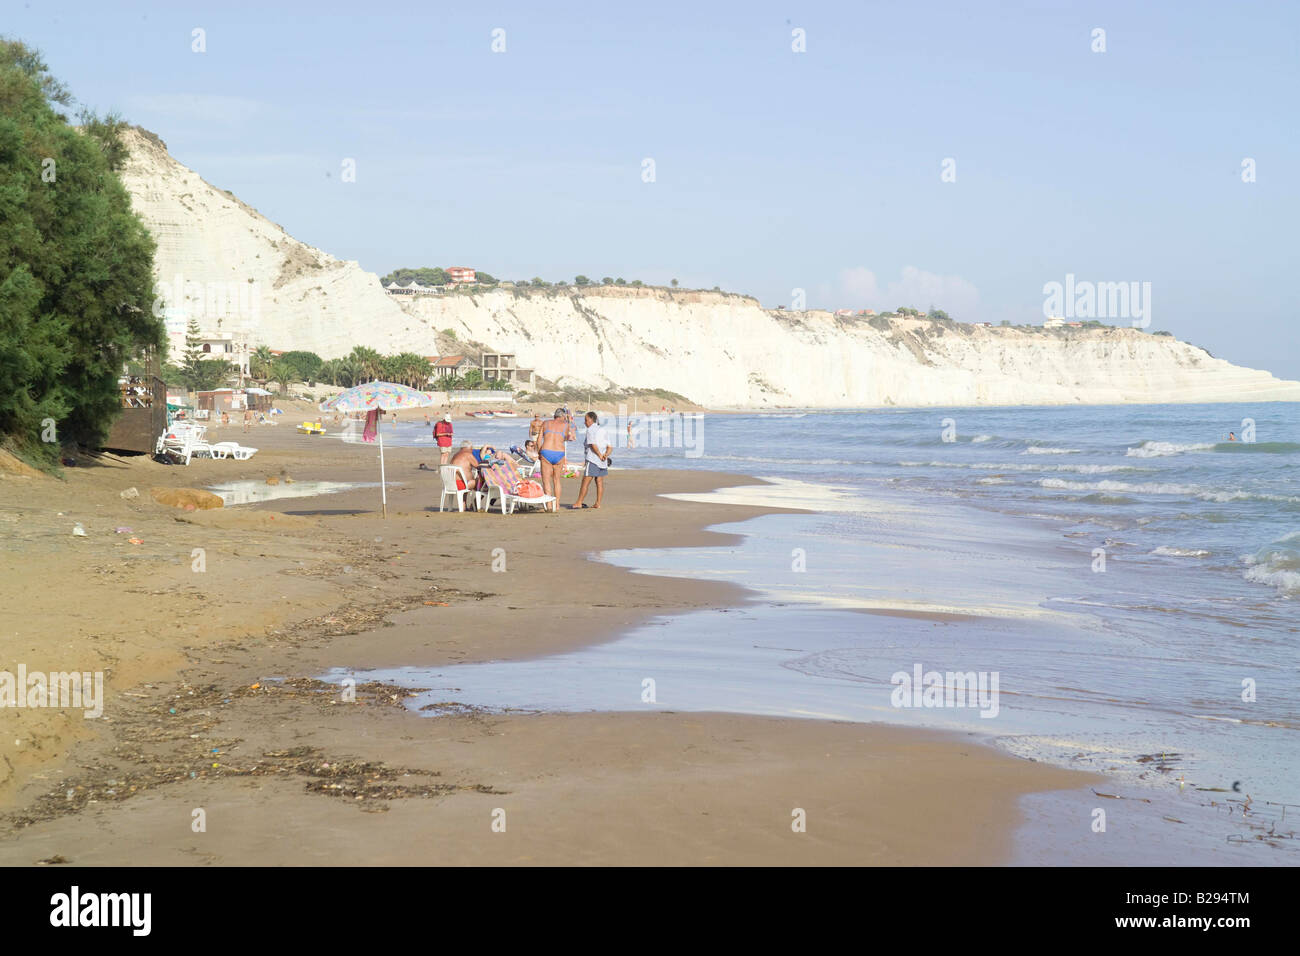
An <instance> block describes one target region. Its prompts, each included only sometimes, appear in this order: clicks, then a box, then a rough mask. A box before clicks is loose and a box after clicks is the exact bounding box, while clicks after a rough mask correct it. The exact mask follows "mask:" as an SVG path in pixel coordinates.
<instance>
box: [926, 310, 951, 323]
mask: <svg viewBox="0 0 1300 956" xmlns="http://www.w3.org/2000/svg"><path fill="white" fill-rule="evenodd" d="M926 318H930V319H938V320H939V321H941V322H942V321H946V320H947V318H948V313H947V312H945V311H943V309H931V310H930V314H929V315H928V316H926Z"/></svg>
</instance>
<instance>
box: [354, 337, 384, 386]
mask: <svg viewBox="0 0 1300 956" xmlns="http://www.w3.org/2000/svg"><path fill="white" fill-rule="evenodd" d="M349 357H350V358H352V359H354V360H355V361H356V363H357V364H358V365H360V366H361V374H362V381H366V382H373V381H375V380H376V379H378V378H379V373H380V370H381V369H382V368H383V365H384V357H383V356H382V355H380V354H379V353H378V352H376V351H375V350H374V349H372V348H367V347H366V346H364V345H357V346H354V347H353V349H352V352H351V354H350V355H349ZM352 384H353V385H358V384H360V383H359V382H353V383H352Z"/></svg>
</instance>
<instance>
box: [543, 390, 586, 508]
mask: <svg viewBox="0 0 1300 956" xmlns="http://www.w3.org/2000/svg"><path fill="white" fill-rule="evenodd" d="M540 434H541V436H542V439H541V442H540V443H539V444H538V446H537V453H538V454H539V455H541V457H542V490H543V491H544V492H545V493H546V494H548V495H554V496H555V500H556V501H557V502H558V501H559V500H560V479H561V478H562V477H563V476H564V443H565V442H570V441H576V440H577V438H578V435H577V433H576V432H574V430H573V423H572V422H570V421H569V420H568V419H567V418H566V417H565V414H564V409H563V408H557V409H556V410H555V417H554V418H552V419H551V420H550V421H549V422H544V423H543V424H542V428H541V433H540Z"/></svg>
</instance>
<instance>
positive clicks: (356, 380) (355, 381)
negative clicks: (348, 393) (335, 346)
mask: <svg viewBox="0 0 1300 956" xmlns="http://www.w3.org/2000/svg"><path fill="white" fill-rule="evenodd" d="M338 363H339V380H338V383H337V384H339V385H342V386H343V387H344V388H351V387H352V386H353V385H360V384H361V383H362V381H364V380H365V377H366V370H365V367H364V366H363V365H362V364H361V363H360V362H358V361H357V360H356V359H355V358H353V357H352V356H350V355H349V356H347V357H345V358H341V359H339V360H338Z"/></svg>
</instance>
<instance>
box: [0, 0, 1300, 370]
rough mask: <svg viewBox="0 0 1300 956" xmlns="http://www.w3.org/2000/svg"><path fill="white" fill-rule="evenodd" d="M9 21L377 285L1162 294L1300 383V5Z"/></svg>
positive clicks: (135, 118) (316, 12) (54, 61)
mask: <svg viewBox="0 0 1300 956" xmlns="http://www.w3.org/2000/svg"><path fill="white" fill-rule="evenodd" d="M110 6H111V8H110ZM195 28H202V29H203V30H204V31H206V47H207V49H206V52H204V53H195V52H193V51H192V49H191V47H192V31H193V30H194V29H195ZM498 28H499V29H502V30H504V31H505V51H504V52H501V53H494V52H492V42H493V37H492V31H493V30H494V29H498ZM1096 28H1101V29H1103V30H1105V44H1106V50H1105V52H1104V53H1098V52H1093V49H1092V47H1093V45H1094V39H1093V36H1092V31H1093V30H1094V29H1096ZM0 29H3V30H4V31H5V32H6V33H8V34H10V35H13V36H17V37H19V38H21V39H23V40H25V41H27V42H28V43H30V44H33V45H35V46H37V47H39V48H40V49H41V50H42V51H43V52H44V53H45V56H46V59H47V60H48V61H49V63H50V66H51V68H52V70H53V72H54V73H55V74H56V75H57V76H59V77H61V78H62V79H63V80H65V82H67V83H68V84H69V85H70V86H71V87H72V88H73V90H74V92H75V93H76V94H77V96H78V97H79V99H80V100H81V101H82V102H84V103H85V104H87V105H90V106H92V107H94V108H96V109H99V110H101V111H106V110H117V111H119V112H121V113H122V114H123V115H124V116H125V117H126V118H127V119H128V120H130V121H131V122H135V123H138V124H140V125H142V126H144V127H146V128H148V129H151V130H153V131H154V132H156V133H158V134H159V135H160V136H161V137H162V138H163V139H164V140H165V141H166V143H167V145H168V147H169V148H170V150H171V152H172V154H173V155H174V156H175V157H176V158H177V159H179V160H180V161H181V162H183V163H185V164H186V165H188V166H190V167H192V168H194V169H195V170H197V171H198V172H199V173H200V174H201V175H202V176H203V177H204V178H205V179H206V180H208V181H209V182H211V183H213V184H214V185H216V186H218V187H220V188H223V189H230V190H232V191H233V192H234V193H235V194H236V195H237V196H239V197H240V198H241V199H243V200H244V201H246V202H248V203H249V204H250V205H252V206H254V207H255V208H257V209H258V210H259V211H260V212H262V213H263V214H264V215H266V216H267V217H268V218H270V219H271V220H272V221H274V222H277V223H279V224H280V225H282V226H284V227H285V229H287V230H288V231H289V233H290V234H291V235H293V236H295V237H297V238H299V239H301V240H303V241H305V242H309V243H311V244H313V245H315V246H318V247H320V248H321V249H324V250H325V251H327V252H329V253H331V254H333V255H336V256H339V257H342V258H346V259H356V260H359V261H360V262H361V264H362V265H363V266H364V267H366V268H368V269H371V270H373V271H375V272H378V273H381V274H382V273H384V272H387V271H388V270H390V269H392V268H394V267H397V266H420V265H444V266H447V265H470V266H475V267H477V268H481V269H484V270H487V271H489V272H491V273H492V274H494V275H496V276H498V277H500V278H508V279H517V278H531V277H532V276H535V275H540V276H542V277H543V278H546V279H549V280H552V281H554V280H558V279H561V278H569V277H572V276H573V275H575V274H577V273H583V274H586V275H588V276H591V277H593V278H599V277H601V276H605V275H609V276H623V277H626V278H628V279H633V278H640V279H643V280H645V281H647V282H654V283H667V282H668V280H670V279H672V278H677V279H679V280H681V282H682V284H683V285H684V286H691V287H697V286H698V287H705V288H711V287H713V286H715V285H720V286H721V287H723V288H724V289H728V290H732V291H741V292H747V293H750V294H752V295H755V296H757V297H758V298H759V299H760V300H761V301H762V302H763V303H764V304H765V305H767V306H775V305H790V304H792V301H793V290H794V289H803V290H806V301H807V305H808V307H810V308H876V309H885V308H892V307H895V306H898V305H914V306H917V307H920V308H928V307H931V306H933V307H935V308H943V309H946V310H947V311H948V312H950V313H951V314H952V315H953V316H954V317H955V318H958V319H967V320H978V321H991V322H994V323H997V322H998V321H1001V320H1002V319H1009V320H1011V321H1013V322H1023V321H1041V320H1042V317H1043V302H1044V294H1043V286H1044V284H1045V283H1048V282H1053V281H1057V282H1063V281H1064V279H1065V276H1066V274H1067V273H1070V274H1073V275H1075V276H1076V279H1077V280H1081V281H1082V280H1088V281H1098V282H1118V281H1137V282H1150V283H1151V289H1152V293H1151V294H1152V303H1151V305H1152V322H1151V325H1150V328H1151V329H1152V330H1156V329H1165V330H1168V331H1170V332H1173V333H1174V334H1175V335H1177V336H1179V337H1180V338H1183V339H1186V340H1188V341H1191V342H1193V343H1195V344H1197V345H1202V346H1205V347H1206V348H1208V349H1209V350H1210V351H1211V352H1213V353H1214V354H1215V355H1217V356H1220V357H1223V358H1228V359H1230V360H1232V361H1234V362H1238V363H1240V364H1246V365H1252V366H1255V367H1260V368H1267V369H1269V370H1271V371H1273V372H1274V373H1276V374H1278V375H1282V376H1284V377H1288V378H1296V379H1300V333H1297V331H1296V323H1297V321H1298V320H1300V316H1298V310H1297V307H1296V299H1295V298H1294V297H1293V295H1294V291H1295V290H1291V289H1289V287H1288V286H1287V282H1289V281H1294V280H1295V278H1296V276H1297V275H1300V241H1298V240H1297V237H1296V229H1297V223H1300V187H1298V186H1297V183H1298V182H1300V148H1298V138H1300V133H1298V132H1297V127H1298V125H1300V124H1298V123H1297V117H1300V103H1298V102H1297V100H1298V98H1300V97H1298V93H1300V4H1295V3H1239V4H1223V3H1194V2H1193V3H1188V2H1178V3H1174V2H1167V3H1140V4H1139V3H1131V2H1126V3H1069V2H1059V3H1049V2H1038V3H1030V2H1015V0H1011V2H1003V3H998V4H996V5H993V4H987V5H985V4H976V3H961V2H936V3H925V2H900V3H847V2H844V3H804V4H791V3H786V4H778V3H769V2H764V0H758V2H747V3H677V2H663V0H660V2H656V3H653V4H628V5H624V4H605V3H595V2H591V3H557V4H547V5H542V4H537V3H520V4H481V5H480V4H462V5H451V4H446V5H441V4H397V3H395V4H384V3H374V4H357V3H329V2H313V3H301V2H291V3H266V2H263V3H240V2H223V3H210V4H195V3H166V4H163V3H130V2H127V3H114V4H112V5H104V4H101V3H98V2H96V3H75V2H74V3H58V4H47V3H39V2H30V3H25V4H24V3H22V2H21V0H18V2H12V3H10V4H9V5H8V8H7V10H6V16H5V21H4V25H3V27H0ZM796 29H800V30H803V31H804V35H805V37H806V52H794V50H793V49H792V43H793V42H794V41H793V38H792V31H794V30H796ZM345 158H351V159H354V160H355V161H356V181H355V182H343V181H341V176H340V173H341V170H342V163H343V161H344V159H345ZM647 158H649V159H653V160H654V163H655V181H654V182H644V181H643V178H642V168H643V160H645V159H647ZM948 158H951V159H953V160H955V170H956V179H955V181H954V182H943V181H942V179H941V175H940V174H941V171H942V168H943V166H942V164H943V162H944V160H945V159H948ZM1247 158H1250V159H1253V160H1254V162H1255V168H1256V181H1255V182H1253V183H1244V182H1243V181H1242V161H1243V160H1244V159H1247ZM1119 324H1127V323H1126V322H1121V323H1119Z"/></svg>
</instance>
